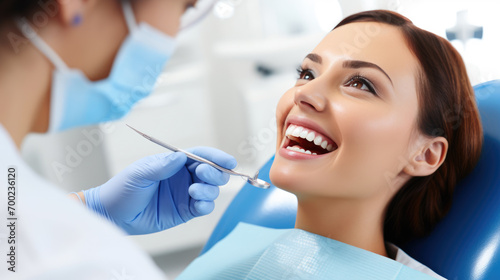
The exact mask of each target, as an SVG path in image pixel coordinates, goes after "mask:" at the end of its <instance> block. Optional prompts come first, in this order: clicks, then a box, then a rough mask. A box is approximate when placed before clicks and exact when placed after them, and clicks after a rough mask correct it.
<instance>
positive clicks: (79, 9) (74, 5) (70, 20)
mask: <svg viewBox="0 0 500 280" xmlns="http://www.w3.org/2000/svg"><path fill="white" fill-rule="evenodd" d="M57 2H58V4H59V18H60V19H61V21H62V22H63V24H64V25H73V26H75V25H79V24H80V23H81V21H82V20H83V11H84V8H85V4H86V2H87V0H57Z"/></svg>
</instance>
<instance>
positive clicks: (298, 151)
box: [270, 22, 421, 198]
mask: <svg viewBox="0 0 500 280" xmlns="http://www.w3.org/2000/svg"><path fill="white" fill-rule="evenodd" d="M418 69H419V66H418V62H417V60H416V59H415V57H414V56H413V54H412V53H411V51H410V50H409V48H408V47H407V44H406V42H405V39H404V37H403V35H402V33H401V32H400V31H399V30H398V29H397V28H396V27H393V26H390V25H387V24H381V23H375V22H357V23H350V24H347V25H344V26H341V27H339V28H337V29H334V30H333V31H332V32H330V33H329V34H328V35H327V36H326V37H325V38H324V39H323V40H322V41H321V42H320V44H319V45H318V46H317V47H316V48H315V49H314V50H313V51H312V52H311V53H310V54H309V55H307V56H306V58H305V59H304V61H303V63H302V66H301V69H300V70H299V79H298V80H297V83H296V85H295V86H294V87H292V88H291V89H290V90H288V91H287V92H286V93H285V94H284V95H283V97H282V98H281V100H280V102H279V104H278V108H277V112H276V114H277V125H278V143H277V151H276V158H275V160H274V164H273V166H272V169H271V173H270V175H271V180H272V181H273V183H274V184H275V185H276V186H278V187H280V188H282V189H285V190H288V191H291V192H292V193H295V194H297V195H298V196H299V197H300V196H318V197H344V198H363V197H371V196H374V195H379V194H382V195H384V196H385V195H387V194H389V195H391V194H393V193H394V191H395V189H398V188H399V187H400V186H401V185H402V184H403V183H404V182H405V181H407V180H408V178H409V176H408V175H406V174H405V172H404V171H403V169H404V167H405V165H406V163H407V161H408V159H409V158H410V157H411V156H413V155H414V153H415V149H416V147H417V146H418V143H419V139H421V137H420V136H421V135H420V133H418V132H417V131H418V130H417V129H416V121H417V113H418V99H417V90H416V84H417V81H418V75H419V74H418V73H419V70H418ZM388 190H391V191H388Z"/></svg>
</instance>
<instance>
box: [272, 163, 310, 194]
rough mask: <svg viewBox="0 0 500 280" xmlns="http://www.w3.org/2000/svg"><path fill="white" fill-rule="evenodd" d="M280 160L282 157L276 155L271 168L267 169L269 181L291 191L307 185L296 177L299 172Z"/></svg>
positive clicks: (293, 191)
mask: <svg viewBox="0 0 500 280" xmlns="http://www.w3.org/2000/svg"><path fill="white" fill-rule="evenodd" d="M281 161H282V159H280V158H279V157H276V158H275V160H274V162H273V165H272V166H271V170H270V171H269V178H270V179H271V183H272V184H273V185H275V186H276V187H278V188H280V189H283V190H285V191H289V192H292V193H295V192H297V191H300V188H301V186H304V185H307V184H306V183H305V182H302V180H300V178H297V177H298V176H297V175H301V172H300V171H298V170H297V169H296V168H294V167H293V166H290V165H286V164H284V163H283V162H281ZM304 179H306V178H304Z"/></svg>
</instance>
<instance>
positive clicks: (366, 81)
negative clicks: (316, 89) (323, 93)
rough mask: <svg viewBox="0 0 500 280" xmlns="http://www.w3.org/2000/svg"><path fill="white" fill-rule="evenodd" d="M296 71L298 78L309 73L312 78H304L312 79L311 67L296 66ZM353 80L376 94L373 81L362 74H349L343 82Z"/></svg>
mask: <svg viewBox="0 0 500 280" xmlns="http://www.w3.org/2000/svg"><path fill="white" fill-rule="evenodd" d="M297 73H298V75H299V76H298V79H299V80H302V79H304V77H305V76H306V75H307V74H309V75H311V77H312V79H306V80H313V79H314V75H313V73H312V71H311V69H307V68H306V69H304V68H302V67H299V68H297ZM355 81H361V83H362V84H363V85H365V86H366V87H367V88H368V91H369V92H371V93H372V94H374V95H377V96H378V94H377V92H376V91H375V86H374V85H373V83H372V82H371V81H370V80H369V79H367V78H366V77H364V76H362V75H360V74H354V75H353V76H351V77H350V78H349V79H348V80H347V82H345V83H344V86H348V85H352V83H353V82H355Z"/></svg>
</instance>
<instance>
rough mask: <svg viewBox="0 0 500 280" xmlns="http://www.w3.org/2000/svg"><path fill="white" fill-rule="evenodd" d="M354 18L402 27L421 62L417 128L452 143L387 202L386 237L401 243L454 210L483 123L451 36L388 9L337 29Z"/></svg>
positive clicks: (479, 143)
mask: <svg viewBox="0 0 500 280" xmlns="http://www.w3.org/2000/svg"><path fill="white" fill-rule="evenodd" d="M353 22H379V23H384V24H389V25H391V26H395V27H397V28H399V30H401V32H402V34H403V36H404V38H405V40H406V43H407V45H408V47H409V49H410V51H411V52H412V53H413V55H414V56H415V57H416V58H417V60H418V61H419V63H420V67H419V72H420V73H419V77H418V81H417V96H418V100H419V112H418V119H417V127H418V129H419V131H420V132H421V133H424V134H425V135H428V136H431V137H437V136H443V137H445V138H446V139H447V140H448V143H449V147H448V153H447V156H446V159H445V160H444V162H443V164H442V165H441V166H440V167H439V169H438V170H437V171H436V172H434V173H433V174H431V175H429V176H425V177H413V178H411V179H410V180H409V181H408V182H407V183H406V184H405V185H403V186H402V188H401V189H400V190H399V191H398V192H397V193H396V195H395V196H394V198H393V199H392V200H391V202H390V203H389V205H388V207H387V212H386V216H385V221H384V237H385V239H386V241H390V242H393V243H396V244H401V243H404V242H406V241H408V240H410V239H413V238H415V237H421V236H424V235H426V234H428V233H430V231H431V230H432V229H433V228H434V226H435V225H436V224H437V223H438V222H439V221H440V220H441V219H442V218H443V217H444V216H445V215H446V213H447V212H448V210H449V209H450V207H451V202H452V197H453V192H454V190H455V185H456V184H457V182H458V181H459V180H460V179H462V178H463V177H465V175H467V174H468V173H469V172H471V171H472V169H473V168H474V166H475V165H476V163H477V161H478V160H479V156H480V153H481V146H482V141H483V133H482V127H481V122H480V118H479V113H478V110H477V105H476V102H475V98H474V91H473V89H472V86H471V84H470V81H469V78H468V76H467V71H466V69H465V65H464V62H463V60H462V58H461V57H460V54H459V53H458V52H457V51H456V50H455V48H453V46H452V45H451V44H450V43H449V42H448V41H447V40H445V39H444V38H441V37H439V36H437V35H435V34H433V33H430V32H428V31H425V30H423V29H420V28H418V27H416V26H415V25H413V23H412V22H411V21H410V20H409V19H407V18H406V17H404V16H402V15H400V14H397V13H394V12H391V11H385V10H374V11H366V12H361V13H357V14H354V15H351V16H349V17H347V18H345V19H344V20H342V21H341V22H340V23H339V24H338V25H337V26H336V27H335V28H338V27H340V26H342V25H345V24H348V23H353ZM335 28H334V29H335Z"/></svg>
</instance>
